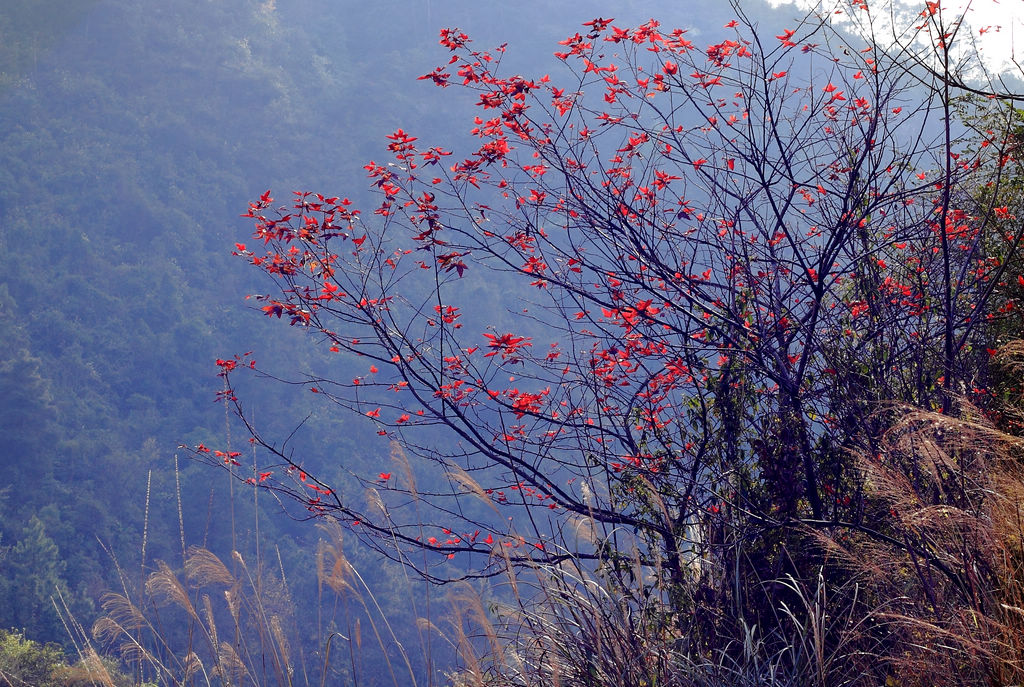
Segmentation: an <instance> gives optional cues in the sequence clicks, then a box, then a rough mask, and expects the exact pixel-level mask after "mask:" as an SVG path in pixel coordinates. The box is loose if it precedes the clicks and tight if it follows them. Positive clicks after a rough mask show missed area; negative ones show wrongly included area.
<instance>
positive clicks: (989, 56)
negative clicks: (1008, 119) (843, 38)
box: [766, 0, 1024, 81]
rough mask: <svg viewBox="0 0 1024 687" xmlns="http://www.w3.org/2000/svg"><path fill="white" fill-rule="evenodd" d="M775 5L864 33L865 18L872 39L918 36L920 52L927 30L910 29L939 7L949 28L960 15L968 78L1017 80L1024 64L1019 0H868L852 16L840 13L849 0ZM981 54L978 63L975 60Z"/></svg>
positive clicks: (961, 54) (960, 53) (960, 54)
mask: <svg viewBox="0 0 1024 687" xmlns="http://www.w3.org/2000/svg"><path fill="white" fill-rule="evenodd" d="M766 1H767V2H768V3H769V4H771V5H774V6H776V7H779V6H784V5H796V6H797V7H799V8H801V9H803V10H806V11H810V10H813V9H818V10H827V11H829V12H832V13H834V16H836V17H837V18H839V20H840V21H842V20H843V18H844V17H847V19H846V20H845V21H846V23H847V24H852V23H853V22H857V23H858V24H859V25H860V26H861V27H862V30H863V27H864V26H866V24H864V22H865V17H870V22H871V24H872V25H873V27H874V31H875V35H876V36H878V37H879V38H880V39H884V37H888V38H889V40H892V39H893V36H894V35H895V36H900V37H907V36H910V35H911V34H915V33H916V34H917V38H918V41H917V45H918V46H919V48H924V47H925V46H926V38H927V35H928V34H927V33H926V30H920V31H915V27H919V26H922V24H923V23H924V22H922V12H924V11H927V10H928V9H938V8H941V9H939V11H940V12H941V14H936V15H932V16H934V17H939V16H941V17H942V18H943V19H944V21H945V23H947V24H949V23H951V22H954V21H956V20H957V19H958V18H959V17H961V16H963V18H964V20H963V24H964V27H963V29H962V30H961V32H960V35H959V36H958V44H957V47H958V48H959V50H956V51H955V54H956V56H957V58H958V59H959V60H962V61H963V62H964V65H965V67H966V68H968V69H969V70H970V72H971V74H972V75H973V76H975V77H979V76H980V75H981V74H980V70H979V69H978V68H977V67H978V66H979V65H980V64H984V65H985V66H986V68H987V69H988V70H989V71H990V72H991V73H994V74H998V75H1000V76H1003V77H1004V78H1013V79H1016V80H1018V81H1020V80H1021V77H1022V75H1024V73H1022V69H1021V67H1020V66H1019V65H1024V45H1022V41H1024V0H942V1H941V2H940V3H928V4H927V5H926V0H886V1H881V0H867V1H868V7H869V12H868V14H865V13H863V12H854V13H853V14H852V15H851V14H849V13H848V12H846V11H845V10H846V9H847V8H849V7H850V4H851V3H850V1H849V0H831V1H829V2H822V1H821V0H766ZM977 55H980V56H981V58H982V59H981V62H980V63H979V62H978V60H977Z"/></svg>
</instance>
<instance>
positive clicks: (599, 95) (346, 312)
mask: <svg viewBox="0 0 1024 687" xmlns="http://www.w3.org/2000/svg"><path fill="white" fill-rule="evenodd" d="M930 7H931V4H929V8H930ZM852 11H854V12H856V11H859V10H858V9H857V5H855V6H854V9H853V10H852ZM919 21H920V22H921V26H920V27H919V30H920V31H925V30H927V29H928V28H934V27H936V26H939V24H938V23H937V22H938V21H939V17H936V16H935V13H930V12H929V10H925V11H924V12H923V13H922V15H921V18H920V19H919ZM845 40H847V39H843V37H842V36H841V35H840V34H838V33H837V32H835V31H834V30H833V29H832V28H830V26H829V25H828V24H827V23H825V22H824V21H818V20H816V19H814V18H811V19H808V20H807V21H805V22H803V23H802V24H800V25H799V26H797V27H795V28H792V29H787V30H785V31H783V32H782V33H781V34H779V35H768V36H765V35H760V34H759V33H757V32H756V31H754V30H753V28H752V26H751V24H750V22H745V21H736V22H731V23H730V24H729V25H727V26H726V27H725V30H724V33H723V36H722V38H721V40H720V41H719V42H717V43H711V44H703V43H700V44H698V41H697V39H696V38H692V37H690V36H689V35H688V34H687V33H686V31H683V30H678V29H677V30H666V29H664V28H663V27H661V26H659V25H658V23H657V22H655V21H651V22H649V23H647V24H644V25H642V26H638V27H632V28H624V27H620V26H617V25H615V24H614V23H613V22H612V20H610V19H595V20H593V21H590V22H587V23H586V24H585V25H584V26H583V29H582V30H581V32H579V33H576V34H574V35H573V36H570V37H569V38H567V39H566V40H564V41H562V42H561V44H560V46H559V47H558V52H556V53H555V56H556V58H557V60H559V61H560V62H561V64H562V66H564V68H565V69H564V71H563V73H562V75H561V76H557V77H556V76H551V77H550V78H549V76H547V75H544V76H537V77H526V76H521V75H515V74H513V75H506V74H503V73H502V71H501V69H500V61H501V60H500V58H501V54H502V53H503V52H504V48H501V49H498V50H497V51H495V52H484V51H480V50H477V49H475V48H474V47H473V46H472V44H471V42H470V39H469V37H468V36H466V35H465V34H463V33H461V32H459V31H458V30H455V29H452V30H445V31H442V33H441V45H442V46H443V47H444V48H445V49H447V50H448V51H449V53H450V59H449V60H448V62H447V63H446V64H445V65H444V66H441V67H438V68H437V69H435V70H433V71H432V72H430V73H429V74H426V75H425V76H424V77H423V79H425V80H431V81H433V82H434V83H435V84H437V85H438V86H440V87H449V86H451V87H454V88H461V89H468V90H470V91H473V92H475V93H476V94H478V96H479V101H478V103H477V104H478V106H479V112H478V113H477V116H476V118H475V119H474V120H473V123H472V125H471V127H470V128H471V130H472V134H473V135H474V136H475V137H477V138H478V139H479V145H478V147H477V148H476V149H475V150H473V151H472V152H471V153H470V154H469V155H468V156H463V155H455V154H453V153H452V152H449V151H447V150H442V149H440V148H437V147H429V146H428V145H425V144H423V143H421V141H419V140H418V139H417V138H416V136H414V135H413V134H411V133H407V132H405V131H403V130H398V131H395V132H394V133H393V134H392V135H390V136H389V137H388V143H387V149H388V151H389V153H390V155H391V158H392V159H391V160H390V161H388V162H387V163H376V162H371V163H370V164H368V165H367V166H366V170H367V172H368V175H369V178H370V180H371V183H372V185H373V187H374V189H375V190H376V192H377V193H378V194H379V197H380V202H379V204H378V205H377V206H376V207H374V208H372V209H371V210H370V211H368V212H366V213H360V212H359V211H358V210H356V209H355V208H354V207H353V206H352V204H351V203H350V202H349V201H348V200H347V199H342V198H340V197H326V196H324V195H322V194H316V193H308V192H299V193H296V194H295V196H294V197H293V198H292V199H291V200H290V201H289V202H287V203H285V204H281V203H279V202H275V201H274V199H272V198H271V195H270V192H268V193H266V194H264V195H263V196H262V197H261V198H260V199H259V200H257V201H255V202H253V203H252V204H251V206H250V209H249V212H248V213H247V215H246V216H247V217H250V218H252V219H253V220H255V227H256V228H255V233H254V236H253V239H254V240H253V241H252V242H247V243H248V245H245V244H239V245H238V247H237V248H238V249H237V254H238V255H239V256H241V257H242V258H243V259H245V260H247V261H248V262H250V263H251V264H252V265H253V266H255V267H257V268H259V269H260V270H262V271H263V272H265V273H266V274H267V275H268V276H269V277H270V279H271V281H272V283H273V284H274V285H275V291H274V292H273V293H270V294H269V295H263V296H260V298H261V299H262V303H261V307H262V309H263V311H264V312H265V314H266V315H267V316H270V317H272V318H280V319H281V320H283V321H286V322H288V323H289V324H291V325H294V326H297V327H302V328H305V329H307V330H309V332H310V335H311V341H314V340H315V341H316V342H317V343H318V344H319V345H322V346H324V347H325V348H327V349H329V350H330V351H333V352H336V353H340V354H342V355H344V354H346V353H347V354H354V355H355V356H359V357H358V358H357V360H360V361H365V363H361V365H362V367H363V372H362V373H360V374H359V375H358V376H356V377H355V378H349V377H348V376H347V377H346V378H329V377H326V376H322V375H318V374H316V373H311V374H310V376H309V377H308V378H307V379H305V380H304V383H306V384H307V385H308V386H309V387H311V390H312V391H315V392H317V393H318V394H319V398H320V399H322V400H323V402H324V403H329V404H335V405H336V406H337V407H339V408H341V409H345V410H347V411H350V412H352V413H353V414H355V415H360V416H363V417H365V418H368V419H369V420H371V421H373V422H375V423H376V424H377V426H378V428H379V433H380V434H381V435H382V437H384V438H383V440H382V441H383V442H384V443H382V448H381V453H382V454H385V453H387V452H388V451H389V450H394V451H396V452H401V453H403V454H404V455H407V456H409V457H410V460H411V461H412V462H413V463H414V464H419V463H417V461H425V462H426V463H425V464H430V465H435V466H437V468H438V469H439V470H441V471H443V472H444V474H445V475H446V476H447V477H448V479H449V481H450V483H451V488H450V489H449V490H448V491H447V492H446V493H445V492H442V490H438V489H433V490H429V493H427V491H428V490H426V489H420V488H417V485H416V483H415V481H414V479H413V478H412V475H411V472H407V470H406V469H405V468H404V467H395V468H392V469H390V470H389V471H385V472H380V473H377V472H376V471H375V472H374V473H373V474H367V475H361V476H360V477H361V478H362V479H363V485H364V486H365V487H369V492H368V493H369V497H367V496H365V495H364V493H361V492H359V491H357V490H356V489H354V488H353V487H352V486H351V485H349V486H346V485H341V484H327V483H325V481H322V480H321V479H318V477H317V475H316V474H315V473H314V472H313V471H312V470H310V469H309V465H310V464H312V462H311V461H307V460H306V459H305V457H303V456H294V455H291V454H289V453H288V452H286V451H284V450H282V449H281V447H280V445H279V444H277V443H275V442H274V441H273V440H272V439H269V438H266V437H263V436H262V435H260V434H259V432H258V430H257V428H256V427H250V430H251V431H252V432H253V436H254V440H255V442H256V444H257V445H258V446H259V447H261V448H262V453H261V455H262V456H263V457H262V458H259V460H261V461H263V463H264V464H263V465H260V466H258V467H257V472H256V474H255V475H253V476H252V477H251V478H250V479H251V480H252V481H254V482H255V483H257V484H259V485H261V486H264V487H267V488H270V489H274V490H277V491H279V492H282V493H284V494H287V495H289V496H291V497H293V498H294V499H297V500H299V501H300V502H302V503H303V504H305V506H306V507H307V508H308V509H309V510H310V511H311V512H312V513H313V514H314V515H322V516H324V517H333V518H336V519H338V520H339V521H341V522H342V523H344V524H345V525H347V526H349V527H350V528H351V529H352V530H353V531H354V532H356V533H358V534H359V535H360V536H361V537H362V538H364V539H365V540H367V541H370V542H372V543H374V544H375V545H377V546H378V547H380V548H381V550H383V551H386V552H388V554H389V555H391V556H394V557H397V558H399V559H402V560H406V561H408V560H410V559H409V558H408V553H409V551H410V550H413V549H415V550H423V549H425V550H427V552H428V556H427V558H426V559H421V558H417V560H426V566H425V569H424V570H423V571H422V572H424V574H427V575H428V576H445V575H448V574H450V573H448V572H442V571H441V570H442V569H441V568H437V567H435V566H434V562H435V561H436V562H437V563H438V564H442V563H446V562H448V561H449V559H454V560H452V563H461V562H464V561H468V565H469V566H470V567H471V571H470V572H469V573H467V574H488V573H489V572H493V571H494V570H495V569H497V568H498V567H500V566H502V565H504V564H505V563H506V562H512V563H515V562H517V561H520V562H523V561H527V560H529V561H557V560H559V559H561V558H564V557H567V556H573V557H575V558H592V559H597V560H609V559H615V558H616V557H619V556H623V555H627V556H628V555H632V556H634V557H635V558H636V560H637V561H639V562H640V563H641V564H643V565H646V564H651V565H653V564H656V563H657V564H658V566H657V567H658V569H659V570H662V571H664V573H665V575H666V576H667V578H669V579H679V578H680V576H682V575H684V570H685V569H686V567H687V564H688V561H689V560H691V559H694V558H707V557H709V556H715V555H719V554H718V553H716V551H720V550H722V549H723V548H727V547H728V546H729V545H735V546H739V543H740V542H741V541H750V540H751V539H753V538H754V535H755V534H759V535H760V536H762V537H769V538H770V537H771V536H774V535H772V534H771V533H778V532H780V531H785V530H786V529H787V528H788V527H789V526H790V525H792V524H794V523H801V524H802V525H804V526H812V527H819V528H827V527H847V528H853V529H857V530H860V531H862V532H869V533H871V532H874V531H875V530H874V529H873V528H874V527H875V525H874V523H872V522H871V521H870V517H871V513H870V512H869V509H868V507H867V506H866V503H865V500H864V498H863V497H862V488H861V487H862V485H861V483H860V480H859V478H858V474H857V471H856V470H855V469H854V462H853V460H852V459H851V455H852V454H853V453H855V452H859V453H862V454H863V453H868V454H870V453H871V452H873V451H874V450H875V444H876V442H878V440H879V437H880V432H881V423H882V420H881V419H876V418H878V417H879V416H878V414H877V411H878V409H879V408H880V407H882V405H883V404H885V403H887V402H888V403H901V404H908V405H910V406H914V407H917V408H922V409H929V410H939V411H942V410H945V411H947V412H949V411H950V410H951V407H952V406H951V399H952V398H953V397H954V396H956V395H962V394H968V395H969V394H971V393H973V392H974V391H975V390H976V389H975V387H979V386H982V382H983V381H984V380H983V379H981V381H979V379H980V378H979V375H982V376H983V375H984V370H985V364H986V360H987V356H988V353H987V351H986V344H987V339H986V337H987V336H988V334H987V330H986V327H987V324H988V323H989V322H990V321H991V319H992V318H993V317H997V316H998V315H999V313H998V312H996V311H994V309H993V308H992V307H991V306H992V304H993V297H992V293H993V289H994V288H996V286H997V285H998V284H999V283H1001V282H1005V281H1006V280H1007V279H1011V280H1012V279H1016V278H1017V275H1016V274H1010V273H1008V272H1007V270H1008V269H1009V268H1008V266H1009V265H1011V264H1012V259H1011V258H1012V257H1013V253H1014V251H1015V250H1016V248H1017V245H1018V243H1019V241H1020V238H1021V229H1020V225H1019V223H1017V222H1016V221H1014V220H1013V219H1012V218H1011V217H1010V211H1009V210H1008V209H1006V208H1004V207H1001V206H997V205H996V204H995V203H993V202H988V203H987V204H986V202H985V200H984V199H985V198H998V197H1000V196H999V194H998V193H994V192H993V193H979V192H978V189H984V188H988V189H993V188H998V185H999V184H1000V183H1001V180H1002V177H1003V175H1004V174H1005V173H1006V168H1007V165H1008V164H1016V162H1015V158H1014V153H1015V149H1014V148H1013V146H1012V141H1009V142H1008V141H1007V140H1006V136H1005V135H1004V134H1003V133H1002V132H1000V131H996V130H988V131H984V132H981V133H979V132H976V131H974V130H972V129H971V128H970V127H968V126H966V125H965V124H964V123H962V121H961V120H959V119H958V118H957V115H956V112H957V111H959V110H958V109H957V106H956V103H955V102H954V96H956V95H957V91H956V87H955V84H953V83H952V81H951V79H949V78H946V77H948V76H949V74H950V72H949V71H947V72H945V74H943V73H941V71H940V72H935V71H929V68H928V65H927V64H925V63H923V62H922V63H917V64H914V63H913V62H912V61H910V60H907V59H906V58H905V56H903V57H900V58H896V57H894V56H893V55H892V54H889V53H887V52H886V51H885V50H882V49H881V48H878V47H877V46H875V45H872V44H867V45H862V46H859V47H857V46H854V47H851V46H849V45H847V43H846V42H844V41H845ZM935 50H936V54H938V55H940V57H941V56H942V55H944V54H946V53H945V51H946V50H947V48H946V47H945V46H939V47H937V48H935ZM940 62H941V61H940ZM908 64H909V65H910V66H908ZM989 102H995V101H989ZM994 111H997V110H994ZM987 121H994V119H991V118H990V119H989V120H987ZM482 283H498V284H499V285H500V288H502V289H503V290H504V291H507V293H508V298H509V299H510V300H509V303H510V306H509V308H510V309H509V313H505V314H501V315H500V316H496V317H495V318H494V319H493V320H491V321H486V320H485V319H483V317H482V314H481V313H480V311H479V309H478V308H475V300H476V297H475V294H474V292H473V290H472V288H471V287H469V286H467V284H477V285H479V284H482ZM999 305H1000V306H1001V307H1002V309H1003V310H1010V309H1012V308H1013V307H1015V305H1014V303H1013V302H1012V301H1000V303H999ZM499 321H500V322H511V323H513V324H508V325H501V326H499V325H498V322H499ZM489 325H491V326H489ZM243 361H244V363H245V364H243ZM219 364H220V365H221V369H222V374H223V376H224V377H225V379H226V380H229V379H230V378H232V377H233V376H234V375H237V374H238V373H239V372H240V371H243V370H247V369H249V368H250V367H251V366H255V365H254V364H252V365H250V364H248V359H247V358H240V359H233V360H229V361H219ZM256 369H257V370H258V369H259V368H256ZM223 396H224V398H225V400H226V401H227V402H230V403H235V404H237V405H238V408H239V415H240V417H244V413H243V412H241V408H242V406H241V402H239V401H238V400H237V399H236V398H235V393H234V392H233V391H232V387H231V385H230V384H226V387H225V391H224V393H223ZM424 437H426V438H424ZM389 439H390V440H391V441H392V442H394V446H393V447H392V448H391V449H389V447H388V444H387V443H386V442H387V440H389ZM196 452H197V455H199V456H201V457H206V458H210V459H212V460H214V461H218V462H219V461H227V462H229V463H230V462H233V461H234V460H235V458H234V457H233V456H232V455H231V454H226V453H222V454H220V455H218V456H214V454H213V453H210V452H209V451H208V450H207V449H205V447H199V448H198V449H196ZM397 465H400V463H398V464H396V466H397ZM415 469H416V468H415V465H414V468H413V471H414V470H415ZM385 470H388V468H385ZM467 500H468V501H475V502H477V503H478V504H479V503H480V502H482V503H483V504H484V505H485V507H483V508H481V507H480V506H479V505H477V506H475V507H474V506H471V505H469V504H468V503H467ZM492 509H493V511H496V512H497V513H498V514H500V517H495V515H494V512H492ZM580 523H584V524H585V526H586V527H588V528H590V529H591V530H593V532H592V533H591V535H590V536H589V539H588V542H589V543H587V544H580V543H579V542H581V541H584V540H585V539H587V538H584V537H581V536H578V535H579V529H580V527H581V524H580ZM876 534H879V536H884V535H881V534H880V533H877V532H876ZM730 543H731V544H730ZM903 545H904V546H906V547H913V546H915V544H914V542H910V541H907V542H905V543H904V544H903ZM747 546H749V544H748V545H747ZM716 547H717V548H716ZM474 552H475V553H479V554H482V555H480V556H476V557H472V558H470V557H469V554H471V553H474ZM920 553H921V555H922V556H924V557H925V558H927V556H928V552H927V548H926V547H921V551H920ZM722 555H724V554H722ZM431 556H434V558H433V560H432V559H431ZM765 556H766V557H768V558H770V555H769V554H767V553H766V554H765ZM421 567H423V566H421ZM444 570H450V568H445V569H444ZM769 572H770V571H769ZM775 572H776V573H778V572H779V570H778V569H776V570H775Z"/></svg>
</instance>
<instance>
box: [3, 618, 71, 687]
mask: <svg viewBox="0 0 1024 687" xmlns="http://www.w3.org/2000/svg"><path fill="white" fill-rule="evenodd" d="M63 666H64V651H63V650H62V649H61V648H60V646H58V645H56V644H39V643H37V642H33V641H31V640H28V639H25V637H24V635H22V634H21V633H19V632H12V631H7V630H0V687H59V686H60V685H62V684H63V683H61V682H60V681H58V679H57V677H56V675H55V673H56V672H57V670H58V668H61V667H63Z"/></svg>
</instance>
